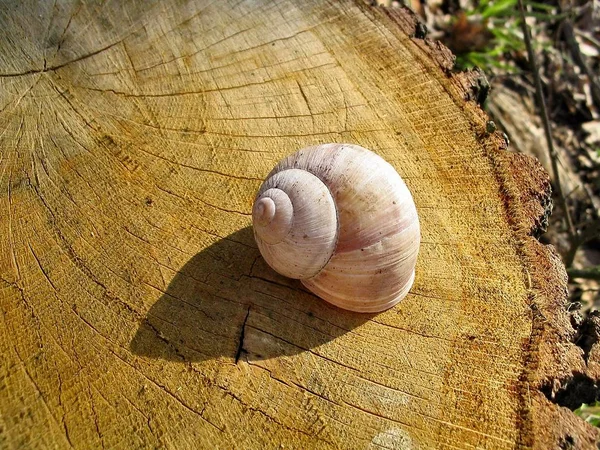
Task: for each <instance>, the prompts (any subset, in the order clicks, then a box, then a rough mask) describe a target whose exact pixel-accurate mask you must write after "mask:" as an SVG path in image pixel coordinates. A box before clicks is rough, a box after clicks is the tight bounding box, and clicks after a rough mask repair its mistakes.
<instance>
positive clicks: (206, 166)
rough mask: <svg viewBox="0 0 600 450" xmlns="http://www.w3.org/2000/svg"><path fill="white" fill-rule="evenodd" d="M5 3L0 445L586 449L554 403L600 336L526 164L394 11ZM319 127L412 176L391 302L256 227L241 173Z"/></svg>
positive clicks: (571, 420) (584, 428) (300, 143)
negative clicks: (266, 241) (334, 277)
mask: <svg viewBox="0 0 600 450" xmlns="http://www.w3.org/2000/svg"><path fill="white" fill-rule="evenodd" d="M0 25H1V26H0V87H1V88H0V151H1V160H0V189H1V193H0V203H1V205H0V210H2V211H3V216H2V220H1V221H0V245H1V249H2V251H1V252H0V277H1V280H0V301H1V305H2V315H1V316H0V320H1V321H2V326H0V354H1V362H0V446H1V447H3V448H21V447H27V448H29V447H31V448H68V447H77V448H92V447H100V446H102V447H107V448H138V447H165V448H224V449H229V448H240V449H245V448H301V449H307V448H378V447H383V448H403V449H404V448H431V447H435V448H456V447H460V448H472V447H477V448H483V447H486V448H530V447H533V448H540V449H546V448H555V447H557V446H562V448H572V447H575V448H586V447H590V448H592V447H593V445H594V439H595V438H596V432H595V431H594V429H593V428H592V427H591V426H589V425H587V424H586V423H584V422H583V421H582V420H581V419H579V418H577V417H576V416H574V415H573V414H572V413H571V411H569V410H568V409H567V408H565V407H563V406H561V404H565V402H564V401H563V400H561V399H564V398H565V395H567V394H568V393H569V392H571V391H569V389H571V388H570V387H569V386H573V383H575V382H576V381H578V380H579V381H581V377H583V378H584V379H585V380H587V382H589V383H592V384H593V383H594V382H593V380H594V379H596V378H597V377H598V375H599V373H600V370H599V369H598V366H599V364H598V361H600V355H598V353H599V351H598V349H597V348H596V347H593V346H592V347H591V349H586V351H584V349H582V348H580V347H578V346H577V345H575V343H573V342H572V341H574V340H576V336H577V335H576V330H575V329H573V328H572V327H571V325H570V323H569V318H568V316H567V311H566V302H567V300H566V279H567V278H566V274H565V270H564V267H563V266H562V264H561V262H560V260H559V258H558V256H557V254H556V252H555V251H554V250H553V249H552V248H551V247H549V246H544V245H542V244H540V243H539V242H538V241H537V240H536V239H535V238H534V237H533V236H534V235H536V234H538V233H539V231H540V230H541V229H542V228H543V223H544V219H545V218H547V214H548V209H549V206H548V204H549V195H550V192H549V191H550V185H549V181H548V178H547V175H546V173H545V172H544V171H543V170H542V169H541V167H540V166H539V164H538V163H537V162H534V161H533V160H531V159H528V158H525V157H523V156H520V155H516V154H509V153H508V152H506V151H505V150H504V149H505V147H506V143H505V142H504V140H503V138H502V136H501V134H500V133H498V132H492V133H490V132H489V131H490V127H487V126H486V123H487V120H488V118H487V116H486V115H485V114H484V113H483V112H482V111H481V109H480V108H479V106H478V105H477V104H476V102H475V101H473V100H471V99H473V98H477V97H478V91H477V86H478V85H480V83H478V80H477V77H476V75H477V74H476V73H463V74H452V73H451V67H452V55H451V54H450V53H449V51H448V50H447V49H445V48H444V47H443V46H441V45H440V44H438V43H436V42H432V41H429V40H427V39H421V38H420V37H421V36H422V34H423V33H422V31H423V30H420V32H418V33H417V36H418V37H415V26H416V21H415V18H414V17H413V15H412V14H411V13H410V12H408V11H406V10H386V9H383V8H373V7H370V6H367V5H365V4H362V3H358V2H351V1H340V2H328V1H325V0H312V1H295V2H276V1H229V2H208V1H193V2H186V1H170V0H168V1H164V2H150V1H144V2H134V1H129V2H118V1H115V2H110V1H109V2H105V3H100V2H89V3H79V2H75V1H73V2H69V1H58V2H55V3H54V4H52V3H51V2H33V1H29V2H27V1H25V2H21V1H12V2H11V1H8V2H6V1H5V2H3V4H2V6H0ZM324 142H352V143H356V144H359V145H362V146H364V147H367V148H370V149H371V150H373V151H375V152H377V153H378V154H380V155H382V156H383V157H384V158H385V159H386V160H387V161H389V162H390V163H391V164H392V165H394V166H395V167H396V169H397V170H398V172H399V173H400V175H401V176H402V177H403V178H404V180H405V181H406V182H407V184H408V186H409V188H410V190H411V191H412V193H413V195H414V198H415V202H416V205H417V209H418V212H419V217H420V221H421V227H422V247H421V252H420V256H419V261H418V265H417V275H416V281H415V284H414V287H413V288H412V291H411V293H410V294H409V296H408V297H407V298H406V299H404V300H403V301H402V302H401V303H400V304H399V305H397V306H396V307H394V308H392V309H391V310H388V311H386V312H383V313H380V314H376V315H364V314H356V313H350V312H346V311H342V310H339V309H336V308H335V307H332V306H329V305H328V304H326V303H325V302H323V301H321V300H319V299H318V298H316V297H314V296H313V295H311V294H310V293H309V292H307V291H306V290H304V289H303V288H302V287H301V285H300V283H299V282H296V281H291V280H287V279H284V278H283V277H280V276H278V275H277V274H276V273H274V272H273V271H272V270H271V269H269V268H268V267H267V266H266V264H265V263H264V261H263V260H262V259H261V258H260V255H259V252H258V250H257V247H256V245H255V243H254V241H253V237H252V231H251V228H250V225H251V220H250V211H251V206H252V201H253V197H254V195H255V193H256V191H257V189H258V187H259V185H260V183H261V181H262V180H263V179H264V177H265V176H266V175H267V173H268V172H269V171H270V169H271V168H272V167H273V166H274V165H275V163H276V162H277V161H278V160H279V159H281V158H282V157H284V156H286V155H288V154H290V153H292V152H294V151H295V150H297V149H299V148H301V147H305V146H309V145H314V144H318V143H324ZM569 446H571V447H569Z"/></svg>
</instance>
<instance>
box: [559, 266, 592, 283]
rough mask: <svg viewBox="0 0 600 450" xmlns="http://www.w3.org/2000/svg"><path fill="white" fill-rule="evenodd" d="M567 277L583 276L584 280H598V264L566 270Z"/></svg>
mask: <svg viewBox="0 0 600 450" xmlns="http://www.w3.org/2000/svg"><path fill="white" fill-rule="evenodd" d="M567 273H568V274H569V278H571V279H572V278H585V279H586V280H600V266H595V267H588V268H587V269H573V268H571V269H569V270H567Z"/></svg>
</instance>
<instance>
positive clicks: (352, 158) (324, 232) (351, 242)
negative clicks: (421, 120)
mask: <svg viewBox="0 0 600 450" xmlns="http://www.w3.org/2000/svg"><path fill="white" fill-rule="evenodd" d="M252 218H253V226H254V236H255V239H256V242H257V244H258V247H259V249H260V252H261V254H262V256H263V258H264V259H265V260H266V262H267V263H268V264H269V265H270V266H271V267H272V268H273V269H274V270H276V271H277V272H279V273H281V274H282V275H285V276H287V277H290V278H297V279H300V280H301V281H302V283H303V284H304V285H305V286H306V287H307V288H308V289H310V290H311V291H312V292H313V293H315V294H316V295H318V296H319V297H321V298H323V299H324V300H326V301H328V302H330V303H332V304H334V305H336V306H338V307H340V308H344V309H349V310H352V311H357V312H379V311H383V310H385V309H388V308H390V307H392V306H394V305H395V304H396V303H398V302H399V301H400V300H401V299H402V298H404V297H405V296H406V294H407V293H408V291H409V289H410V288H411V286H412V283H413V280H414V276H415V265H416V261H417V254H418V250H419V244H420V228H419V219H418V216H417V210H416V208H415V204H414V202H413V199H412V196H411V194H410V192H409V190H408V188H407V187H406V185H405V184H404V181H402V179H401V178H400V176H399V175H398V173H397V172H396V170H395V169H394V168H393V167H392V166H391V165H390V164H388V163H387V162H386V161H385V160H384V159H383V158H381V157H380V156H378V155H376V154H375V153H373V152H371V151H369V150H367V149H365V148H363V147H360V146H358V145H352V144H323V145H318V146H315V147H308V148H305V149H302V150H300V151H298V152H297V153H295V154H293V155H291V156H289V157H287V158H285V159H284V160H282V161H281V162H280V163H279V164H277V166H276V167H275V168H274V169H273V170H272V171H271V173H270V174H269V175H268V177H267V179H266V180H265V182H264V183H263V185H262V186H261V188H260V190H259V192H258V195H257V197H256V200H255V202H254V207H253V210H252Z"/></svg>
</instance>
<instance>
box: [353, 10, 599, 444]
mask: <svg viewBox="0 0 600 450" xmlns="http://www.w3.org/2000/svg"><path fill="white" fill-rule="evenodd" d="M363 6H364V5H363ZM371 9H376V10H378V11H380V12H381V13H380V16H381V18H383V17H387V18H388V19H391V21H392V22H393V23H394V24H395V25H396V26H397V27H398V28H400V30H401V31H402V32H403V33H405V34H406V35H408V36H410V37H411V40H412V41H413V43H414V44H415V46H416V47H417V48H418V49H420V50H421V51H422V52H423V53H424V55H425V56H427V57H429V58H430V59H431V60H432V61H434V62H435V63H436V64H437V65H438V67H439V69H441V71H442V72H443V73H444V74H445V75H446V77H447V78H448V80H449V81H450V85H451V86H452V88H453V89H451V90H449V91H448V92H449V94H450V95H451V97H452V98H453V99H454V101H455V102H456V103H457V104H458V105H459V106H461V107H462V108H463V110H464V111H465V113H466V115H467V116H468V117H469V118H470V119H471V122H472V124H473V131H474V132H475V133H476V134H477V136H478V137H479V141H480V142H481V144H482V147H483V148H484V151H485V154H486V156H487V158H488V159H489V161H490V164H491V165H492V167H493V168H494V171H495V174H496V179H497V181H498V183H499V184H500V186H501V192H500V194H501V196H502V199H503V202H504V205H505V209H506V217H507V220H508V222H509V224H510V226H511V227H512V229H513V232H514V237H515V247H516V250H517V252H518V254H519V255H520V257H521V259H522V261H523V269H524V273H523V277H524V282H525V283H526V286H527V287H528V288H529V291H530V293H529V296H528V297H529V298H528V303H529V307H530V309H531V322H532V331H531V335H530V338H529V340H528V341H527V342H524V343H523V361H524V367H525V370H524V372H523V373H522V374H521V376H520V380H521V381H522V384H521V386H520V389H519V393H518V396H519V399H518V401H519V403H520V407H521V414H520V420H519V422H518V423H517V426H518V428H519V440H518V442H517V447H519V448H522V447H532V448H538V449H548V448H561V449H571V448H596V442H597V441H598V440H600V432H599V431H598V430H597V429H596V428H594V427H592V426H591V425H589V424H588V423H586V422H584V421H583V420H581V419H580V418H578V417H577V416H575V415H574V414H573V413H572V412H571V411H570V410H569V409H568V408H565V407H562V406H559V405H558V404H556V403H554V402H553V401H552V399H553V395H554V394H555V393H556V391H558V390H559V389H560V388H561V386H565V385H566V384H568V383H569V381H570V380H573V378H574V376H584V377H587V378H591V379H593V380H597V379H598V378H599V375H600V369H599V368H598V365H599V364H600V344H596V345H594V346H593V347H592V350H591V352H590V359H589V360H588V362H587V363H586V361H585V360H584V357H583V351H582V350H581V349H580V348H579V347H577V346H576V345H575V343H574V342H573V341H574V339H575V337H576V335H577V330H576V329H575V328H574V327H573V326H572V325H571V322H570V318H569V314H568V311H567V305H568V289H567V280H568V278H567V274H566V270H565V267H564V265H563V263H562V261H561V259H560V256H559V255H558V254H557V252H556V250H555V249H554V247H553V246H552V245H543V244H541V243H540V242H539V241H538V238H539V236H540V234H542V233H543V232H544V231H545V228H546V225H547V221H548V216H549V214H550V212H551V208H552V198H551V185H550V178H549V176H548V174H547V172H546V171H545V170H544V168H543V167H542V166H541V164H540V163H539V161H537V160H535V159H534V158H531V157H528V156H525V155H522V154H516V153H509V152H507V151H506V150H507V148H508V141H507V139H506V138H505V137H504V136H503V135H502V133H500V132H497V131H495V130H494V128H495V127H494V126H493V125H491V124H489V122H490V118H489V116H488V115H487V113H485V112H484V111H483V110H482V109H481V107H480V106H479V105H480V104H481V103H483V101H484V100H485V96H486V95H487V91H488V90H489V85H488V83H487V81H486V80H485V76H484V74H483V73H482V72H481V71H480V70H479V69H475V70H471V71H464V72H453V67H454V59H455V58H454V56H453V55H452V52H451V51H450V50H449V49H448V48H447V47H445V46H444V45H443V44H441V43H440V42H437V41H435V42H434V41H431V40H429V39H427V38H426V37H425V36H424V33H423V28H422V26H420V25H419V23H420V22H419V19H418V17H417V16H416V15H415V14H414V13H413V12H412V11H410V10H409V9H408V8H406V7H404V8H384V7H378V8H371ZM588 366H589V367H588ZM592 369H593V370H592Z"/></svg>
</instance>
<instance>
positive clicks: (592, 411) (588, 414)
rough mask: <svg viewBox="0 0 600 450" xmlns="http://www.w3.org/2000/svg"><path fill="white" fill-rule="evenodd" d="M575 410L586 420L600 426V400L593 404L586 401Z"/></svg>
mask: <svg viewBox="0 0 600 450" xmlns="http://www.w3.org/2000/svg"><path fill="white" fill-rule="evenodd" d="M573 412H574V413H575V414H577V415H578V416H579V417H581V418H582V419H583V420H585V421H586V422H588V423H590V424H592V425H594V426H595V427H600V402H596V403H594V404H592V405H588V404H586V403H584V404H583V405H581V406H580V407H579V408H577V409H576V410H575V411H573Z"/></svg>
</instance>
